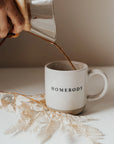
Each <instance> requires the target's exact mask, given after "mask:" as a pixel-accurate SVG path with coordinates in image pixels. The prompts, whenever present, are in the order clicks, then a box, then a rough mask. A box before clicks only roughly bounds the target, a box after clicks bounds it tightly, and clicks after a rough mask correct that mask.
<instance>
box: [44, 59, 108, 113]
mask: <svg viewBox="0 0 114 144" xmlns="http://www.w3.org/2000/svg"><path fill="white" fill-rule="evenodd" d="M72 63H73V65H74V66H75V67H76V70H73V69H72V67H71V66H70V64H69V62H68V61H56V62H51V63H49V64H46V65H45V98H46V105H47V106H48V107H49V108H51V109H54V110H57V111H60V112H65V113H71V114H79V113H81V112H82V111H83V110H84V108H85V106H86V104H87V100H88V101H94V100H98V99H100V98H102V97H103V96H104V95H105V93H106V91H107V88H108V80H107V77H106V75H105V74H104V73H103V72H102V71H101V70H98V69H93V70H88V66H87V64H84V63H81V62H76V61H72ZM95 75H99V76H101V77H102V78H103V80H104V88H103V89H102V90H101V92H100V93H98V94H96V95H88V92H87V86H88V80H89V78H90V77H93V76H95Z"/></svg>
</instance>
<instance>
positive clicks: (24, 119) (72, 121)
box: [0, 92, 103, 144]
mask: <svg viewBox="0 0 114 144" xmlns="http://www.w3.org/2000/svg"><path fill="white" fill-rule="evenodd" d="M0 101H1V105H0V107H1V108H3V109H5V110H7V111H8V112H15V114H16V115H17V117H18V118H17V122H16V123H15V124H14V125H13V126H11V127H10V128H8V130H7V131H6V132H5V134H12V135H16V134H18V133H20V132H23V131H24V132H26V131H31V132H32V133H33V132H34V133H36V135H37V136H38V137H40V139H41V144H43V143H45V142H46V141H48V140H49V139H50V138H51V137H52V136H53V134H54V133H55V132H56V131H57V130H58V129H60V128H63V129H65V131H69V132H70V133H72V134H73V135H76V136H77V135H79V136H84V137H87V138H88V139H89V140H90V141H91V144H98V141H99V140H100V139H102V138H103V134H102V132H100V131H99V130H98V129H96V128H93V127H90V126H88V125H87V122H88V121H91V120H92V119H89V118H87V117H85V116H73V115H70V114H65V113H60V112H57V111H54V110H51V109H49V108H48V107H47V106H46V103H45V96H44V95H42V94H40V95H35V96H27V95H23V94H18V93H5V92H1V93H0ZM88 144H89V143H88Z"/></svg>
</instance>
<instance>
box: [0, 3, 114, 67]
mask: <svg viewBox="0 0 114 144" xmlns="http://www.w3.org/2000/svg"><path fill="white" fill-rule="evenodd" d="M55 15H56V22H57V42H58V43H59V44H60V45H61V46H62V47H63V48H64V50H65V51H66V52H67V53H69V56H70V57H71V59H73V60H78V61H83V62H86V63H88V64H89V65H114V0H55ZM56 59H64V57H63V56H62V55H61V54H60V52H59V51H58V50H57V49H56V48H55V47H54V46H52V45H50V44H48V43H47V42H45V41H43V40H41V39H39V38H36V37H35V36H32V35H30V34H27V33H25V32H24V33H22V34H21V36H20V37H19V38H18V39H11V40H8V41H7V42H6V43H5V44H4V45H3V46H2V47H0V66H41V65H44V64H45V63H47V62H48V61H52V60H56Z"/></svg>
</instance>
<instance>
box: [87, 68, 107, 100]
mask: <svg viewBox="0 0 114 144" xmlns="http://www.w3.org/2000/svg"><path fill="white" fill-rule="evenodd" d="M96 75H99V76H101V77H102V78H103V80H104V88H103V89H102V90H101V92H99V93H98V94H96V95H88V96H87V99H88V101H95V100H99V99H101V98H102V97H103V96H104V95H105V94H106V92H107V89H108V78H107V76H106V75H105V73H103V72H102V71H101V70H98V69H92V70H89V71H88V76H89V78H91V77H93V76H96Z"/></svg>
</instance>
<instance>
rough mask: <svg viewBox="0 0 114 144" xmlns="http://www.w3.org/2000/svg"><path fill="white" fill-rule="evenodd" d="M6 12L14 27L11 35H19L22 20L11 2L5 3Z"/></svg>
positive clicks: (10, 0) (22, 23) (11, 0)
mask: <svg viewBox="0 0 114 144" xmlns="http://www.w3.org/2000/svg"><path fill="white" fill-rule="evenodd" d="M6 11H7V15H8V17H9V18H10V19H11V21H12V24H13V25H14V29H13V31H12V32H13V33H15V34H17V33H20V32H21V31H22V30H23V29H24V18H23V16H22V15H21V13H20V12H19V10H18V8H17V7H16V5H15V3H14V1H13V0H8V1H7V6H6Z"/></svg>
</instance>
